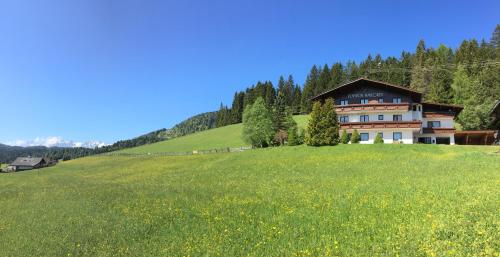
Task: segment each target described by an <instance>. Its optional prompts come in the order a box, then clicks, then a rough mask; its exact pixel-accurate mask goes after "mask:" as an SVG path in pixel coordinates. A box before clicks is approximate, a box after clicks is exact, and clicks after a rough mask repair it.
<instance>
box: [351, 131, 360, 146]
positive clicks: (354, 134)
mask: <svg viewBox="0 0 500 257" xmlns="http://www.w3.org/2000/svg"><path fill="white" fill-rule="evenodd" d="M359 141H361V135H360V134H359V133H358V130H357V129H355V130H354V131H353V132H352V135H351V144H359Z"/></svg>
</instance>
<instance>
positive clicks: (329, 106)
mask: <svg viewBox="0 0 500 257" xmlns="http://www.w3.org/2000/svg"><path fill="white" fill-rule="evenodd" d="M321 112H322V115H321V116H322V120H321V122H320V126H321V130H322V131H323V132H322V133H323V136H322V138H323V142H322V144H323V145H337V144H338V143H339V122H338V120H337V112H336V111H335V104H334V101H333V99H332V98H329V99H327V100H326V101H325V103H324V104H323V105H322V106H321Z"/></svg>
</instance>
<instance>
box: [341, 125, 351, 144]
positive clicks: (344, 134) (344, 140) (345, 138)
mask: <svg viewBox="0 0 500 257" xmlns="http://www.w3.org/2000/svg"><path fill="white" fill-rule="evenodd" d="M340 142H341V143H342V144H349V135H347V131H346V130H345V129H344V130H343V131H342V136H341V137H340Z"/></svg>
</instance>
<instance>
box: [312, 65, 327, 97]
mask: <svg viewBox="0 0 500 257" xmlns="http://www.w3.org/2000/svg"><path fill="white" fill-rule="evenodd" d="M330 80H331V77H330V68H328V64H325V65H324V66H323V69H322V70H321V71H320V73H319V78H318V83H317V85H316V90H315V91H314V94H315V95H319V94H321V93H323V92H325V91H326V90H327V89H328V85H329V84H330Z"/></svg>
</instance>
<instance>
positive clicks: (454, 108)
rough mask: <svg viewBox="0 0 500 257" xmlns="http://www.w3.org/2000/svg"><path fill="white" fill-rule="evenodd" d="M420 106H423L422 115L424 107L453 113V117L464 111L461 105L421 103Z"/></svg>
mask: <svg viewBox="0 0 500 257" xmlns="http://www.w3.org/2000/svg"><path fill="white" fill-rule="evenodd" d="M422 106H424V113H425V112H426V111H425V107H432V108H435V109H438V110H441V111H453V112H455V115H458V114H459V113H460V112H461V111H462V110H463V109H464V107H463V106H461V105H455V104H440V103H429V102H422Z"/></svg>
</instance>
